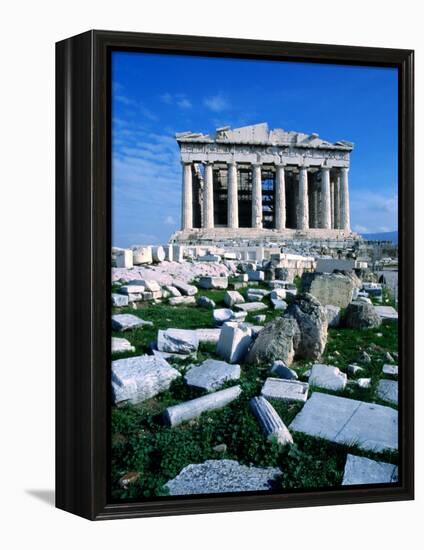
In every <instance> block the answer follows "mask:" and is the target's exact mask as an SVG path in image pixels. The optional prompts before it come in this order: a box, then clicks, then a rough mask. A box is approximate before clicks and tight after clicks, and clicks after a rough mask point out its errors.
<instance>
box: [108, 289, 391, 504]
mask: <svg viewBox="0 0 424 550" xmlns="http://www.w3.org/2000/svg"><path fill="white" fill-rule="evenodd" d="M240 292H241V293H242V294H245V292H246V289H242V290H241V291H240ZM224 294H225V292H224V291H204V290H200V292H199V295H206V296H208V297H210V298H212V299H213V300H214V301H215V302H216V304H217V307H225V305H224V303H223V297H224ZM119 312H120V313H122V312H127V313H133V314H135V315H138V316H140V317H141V318H142V319H145V320H150V321H153V323H154V326H153V327H148V326H145V327H142V328H141V329H135V330H132V331H128V332H125V333H114V336H120V337H122V336H124V337H125V338H127V339H128V340H129V341H130V342H131V343H132V344H133V345H134V346H135V347H136V351H135V352H134V353H126V354H120V355H119V356H114V359H117V358H121V357H127V356H132V355H140V354H141V353H146V351H147V348H148V346H149V344H150V343H151V342H152V341H154V340H155V339H156V335H157V331H158V329H166V328H169V327H178V328H188V329H192V328H199V327H213V320H212V312H211V310H208V309H202V308H199V307H182V306H177V307H171V306H169V305H166V304H154V305H153V304H151V303H150V304H145V303H144V304H141V306H140V307H139V308H138V309H137V310H133V309H132V308H124V309H122V308H121V309H120V310H119ZM261 313H262V312H261ZM266 315H267V322H268V321H269V320H271V319H272V318H274V317H276V316H277V315H280V312H274V311H273V310H271V309H270V310H269V311H267V312H266ZM250 317H251V316H249V317H248V319H247V320H250ZM214 349H215V346H214V345H211V344H208V345H204V346H202V347H201V348H200V350H199V353H198V360H197V362H201V361H202V360H204V359H206V358H207V357H214V356H215V351H214ZM361 351H367V353H368V354H369V355H370V356H371V358H372V361H371V363H370V364H368V365H364V364H362V365H361V363H359V362H358V361H357V358H358V354H359V353H360V352H361ZM396 351H397V325H396V324H388V325H382V326H381V327H379V328H378V329H372V330H363V331H357V330H350V329H345V328H340V329H330V330H329V338H328V344H327V347H326V351H325V354H324V357H323V362H326V363H328V364H332V365H335V366H338V367H339V368H340V369H341V370H342V371H344V372H346V369H347V366H348V365H349V364H350V363H353V362H357V364H358V365H361V366H363V367H364V371H363V372H362V373H361V374H360V375H356V376H349V378H350V379H352V378H359V377H366V378H371V380H372V384H371V388H369V389H361V388H358V387H357V386H356V385H354V384H349V385H348V386H347V387H346V389H345V390H344V391H343V392H337V394H338V395H343V396H346V397H350V398H353V399H360V400H365V401H370V402H378V400H377V399H376V398H375V388H376V384H377V383H378V380H379V379H380V377H381V368H382V365H383V363H384V362H387V361H386V359H385V354H386V353H387V352H390V353H393V352H396ZM189 363H190V361H189V360H186V361H180V362H178V363H174V366H175V367H176V368H178V369H179V370H180V372H182V373H183V372H184V371H185V370H186V368H187V365H188V364H189ZM310 366H311V363H310V362H309V363H308V362H306V361H299V362H296V363H294V364H293V365H292V367H293V368H294V369H295V370H296V371H297V372H298V374H299V378H300V379H301V380H302V379H305V378H303V374H304V373H305V371H306V370H307V369H309V368H310ZM268 375H269V367H267V366H251V365H242V376H241V379H240V384H241V386H242V389H243V392H242V395H241V396H240V398H239V399H238V400H237V401H235V402H233V403H232V404H230V405H228V406H226V407H225V408H224V409H222V410H219V411H214V412H212V413H207V414H203V415H202V416H201V417H200V418H199V419H197V420H194V421H190V422H187V423H185V424H182V425H180V426H178V427H174V428H169V427H167V426H165V425H164V424H163V422H162V417H161V413H162V412H163V410H164V409H165V408H166V407H168V406H170V405H173V404H176V403H179V402H181V401H185V400H188V399H193V398H195V397H198V396H200V395H202V394H203V393H204V392H201V391H198V390H194V389H191V388H188V387H187V386H186V385H185V384H184V383H183V381H182V378H181V379H179V380H176V381H174V383H173V384H172V385H171V387H170V389H169V390H168V391H167V392H164V393H162V394H160V395H158V396H156V397H155V398H153V399H150V400H148V401H146V402H144V403H141V404H140V405H137V406H133V405H125V406H122V407H114V408H113V410H112V494H113V497H114V498H116V499H120V498H137V499H142V498H144V497H152V496H159V495H164V494H166V493H165V491H164V489H163V485H164V483H166V481H168V480H169V479H172V478H173V477H175V476H176V475H177V474H178V473H179V472H180V471H181V469H182V468H184V467H185V466H187V465H188V464H192V463H201V462H203V461H205V460H207V459H211V458H217V459H218V458H229V459H234V460H238V461H239V462H240V463H242V464H246V465H256V466H278V467H280V468H281V470H282V471H283V476H282V477H281V479H280V480H277V482H276V489H279V490H283V491H284V490H291V489H299V488H323V487H329V486H334V485H338V484H340V482H341V479H342V476H343V469H344V464H345V460H346V454H347V453H348V452H351V451H352V449H349V448H348V447H343V446H340V445H334V444H331V443H329V442H327V441H324V440H320V439H317V438H311V437H308V436H305V435H302V434H298V433H294V434H293V435H294V441H295V444H294V445H292V446H287V447H285V448H280V447H279V446H278V445H276V444H275V443H272V442H268V441H266V440H265V438H264V436H263V434H262V432H261V430H260V428H259V426H258V423H257V422H256V420H255V418H254V417H253V415H252V413H251V412H250V410H249V400H250V399H251V398H252V397H253V396H255V395H258V394H259V393H260V389H261V387H262V384H263V382H264V380H265V378H266V377H267V376H268ZM232 384H233V383H229V384H228V385H232ZM313 391H314V388H311V392H313ZM319 391H321V392H322V391H324V390H322V389H320V390H319ZM328 393H335V392H328ZM272 404H273V406H274V407H275V409H276V410H277V412H278V413H279V414H280V416H281V418H282V419H283V421H284V423H285V424H286V425H287V426H288V425H289V424H290V422H291V421H292V420H293V418H294V417H295V416H296V414H297V413H298V412H299V411H300V409H301V408H302V405H301V404H293V403H282V402H272ZM384 404H385V405H387V403H384ZM222 443H224V444H225V445H226V451H225V452H221V453H218V452H216V451H214V450H213V447H215V446H216V445H219V444H222ZM353 450H354V454H357V455H361V456H369V457H371V458H379V459H383V460H385V461H387V462H392V463H396V462H397V455H396V453H384V454H381V455H378V456H376V455H374V454H372V453H365V452H363V451H361V450H360V449H357V448H355V449H353ZM127 472H139V473H140V477H139V479H138V481H136V482H135V483H132V484H131V485H130V486H129V487H128V489H122V488H121V487H120V486H119V483H118V482H119V479H120V478H121V477H122V476H123V475H124V474H126V473H127Z"/></svg>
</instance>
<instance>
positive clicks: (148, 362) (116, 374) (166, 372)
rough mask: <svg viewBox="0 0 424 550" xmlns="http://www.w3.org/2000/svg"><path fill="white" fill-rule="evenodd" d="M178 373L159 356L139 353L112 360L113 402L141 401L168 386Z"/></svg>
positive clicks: (134, 402)
mask: <svg viewBox="0 0 424 550" xmlns="http://www.w3.org/2000/svg"><path fill="white" fill-rule="evenodd" d="M179 376H181V375H180V373H179V372H178V371H177V370H176V369H174V368H172V367H171V365H169V363H167V362H166V361H165V360H164V359H162V358H161V357H156V356H154V355H140V356H137V357H129V358H127V359H118V360H116V361H112V394H113V400H114V402H115V403H121V402H123V401H127V402H129V403H132V404H137V403H141V402H142V401H145V400H146V399H150V398H151V397H154V396H155V395H157V394H158V393H161V392H163V391H165V390H167V389H168V388H169V386H170V385H171V383H172V381H173V380H175V379H176V378H178V377H179Z"/></svg>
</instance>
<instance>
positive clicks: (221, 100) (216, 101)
mask: <svg viewBox="0 0 424 550" xmlns="http://www.w3.org/2000/svg"><path fill="white" fill-rule="evenodd" d="M203 103H204V104H205V105H206V107H207V108H208V109H210V110H211V111H213V112H214V113H220V112H221V111H225V110H226V109H229V108H230V104H229V102H228V101H227V99H225V97H224V96H223V95H221V94H217V95H214V96H210V97H205V99H204V100H203Z"/></svg>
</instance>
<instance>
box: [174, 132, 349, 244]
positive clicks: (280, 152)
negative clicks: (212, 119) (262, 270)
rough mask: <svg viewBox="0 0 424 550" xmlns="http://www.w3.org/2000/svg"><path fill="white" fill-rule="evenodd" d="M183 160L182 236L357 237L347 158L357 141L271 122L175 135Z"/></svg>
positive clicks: (192, 238)
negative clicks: (293, 129)
mask: <svg viewBox="0 0 424 550" xmlns="http://www.w3.org/2000/svg"><path fill="white" fill-rule="evenodd" d="M176 140H177V142H178V145H179V147H180V152H181V164H182V214H181V218H182V219H181V231H179V232H177V233H176V234H175V235H174V236H173V239H174V240H177V241H196V240H198V241H202V240H203V241H204V240H207V241H213V240H222V239H237V238H245V239H255V238H258V239H261V238H262V239H263V238H266V237H267V236H269V237H273V239H272V240H276V239H277V240H278V239H279V238H280V239H281V240H287V239H291V238H293V239H299V238H302V237H303V238H308V239H341V240H343V239H346V238H351V237H352V235H353V234H352V232H351V229H350V209H349V182H348V174H349V160H350V158H349V157H350V152H351V151H352V149H353V144H352V143H350V142H348V141H336V142H335V143H330V142H328V141H325V140H323V139H321V138H320V137H319V136H318V134H311V135H308V134H303V133H299V132H287V131H285V130H282V129H275V130H269V129H268V125H267V124H266V123H262V124H255V125H252V126H245V127H242V128H235V129H231V128H229V127H224V128H218V129H217V130H216V133H215V135H208V134H201V133H193V132H182V133H178V134H177V135H176Z"/></svg>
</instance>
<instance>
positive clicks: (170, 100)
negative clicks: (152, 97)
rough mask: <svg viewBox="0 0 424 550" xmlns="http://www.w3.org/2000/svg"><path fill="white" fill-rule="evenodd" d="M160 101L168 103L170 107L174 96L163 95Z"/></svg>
mask: <svg viewBox="0 0 424 550" xmlns="http://www.w3.org/2000/svg"><path fill="white" fill-rule="evenodd" d="M160 99H161V101H163V103H166V104H168V105H170V104H171V103H172V101H173V98H172V95H171V94H168V93H165V94H162V95H161V96H160Z"/></svg>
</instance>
